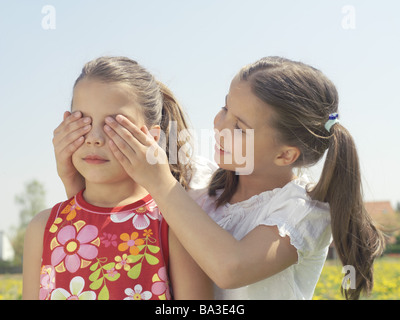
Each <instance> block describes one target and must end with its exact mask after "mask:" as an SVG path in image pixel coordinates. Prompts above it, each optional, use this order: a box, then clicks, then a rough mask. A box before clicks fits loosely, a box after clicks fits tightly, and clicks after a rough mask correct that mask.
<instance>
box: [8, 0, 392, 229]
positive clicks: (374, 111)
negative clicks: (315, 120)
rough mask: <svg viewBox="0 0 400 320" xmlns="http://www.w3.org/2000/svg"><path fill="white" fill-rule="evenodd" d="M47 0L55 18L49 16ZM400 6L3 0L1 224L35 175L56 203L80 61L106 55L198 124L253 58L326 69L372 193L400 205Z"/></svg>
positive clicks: (14, 216)
mask: <svg viewBox="0 0 400 320" xmlns="http://www.w3.org/2000/svg"><path fill="white" fill-rule="evenodd" d="M45 5H52V6H53V7H54V9H55V29H49V30H46V29H44V28H43V27H42V20H43V19H46V16H47V14H46V12H45V13H42V8H43V7H44V6H45ZM347 5H350V6H351V7H350V8H351V10H350V11H348V10H346V8H345V6H347ZM343 10H344V11H343ZM399 12H400V1H397V0H391V1H388V0H383V1H368V0H346V1H340V0H331V1H321V0H302V1H299V0H291V1H290V0H284V1H268V0H259V1H256V0H247V1H243V0H241V1H237V0H201V1H195V0H193V1H184V0H173V1H171V0H168V1H165V0H148V1H137V0H115V1H103V0H83V1H61V0H46V1H40V0H35V1H32V0H25V1H23V0H13V1H9V0H0V57H1V59H0V108H1V117H0V142H1V150H2V151H1V153H0V181H1V184H0V197H1V198H0V200H1V204H2V210H1V211H0V230H5V231H8V230H9V228H10V226H11V225H17V224H18V209H19V208H18V207H17V206H16V205H15V203H14V196H15V194H17V193H20V192H22V191H23V189H24V183H25V182H27V181H29V180H31V179H34V178H36V179H38V180H39V181H41V182H42V183H43V184H44V185H45V188H46V191H47V204H48V206H50V205H53V204H55V203H56V202H59V201H62V200H64V198H65V193H64V190H63V186H62V184H61V182H60V181H59V179H58V177H57V173H56V167H55V160H54V155H53V148H52V142H51V140H52V135H53V130H54V128H55V127H56V126H57V125H58V124H59V122H60V121H61V119H62V114H63V111H64V110H66V109H68V106H69V103H70V100H71V92H72V85H73V82H74V81H75V79H76V77H77V76H78V75H79V73H80V70H81V68H82V66H83V64H84V63H85V62H87V61H88V60H91V59H93V58H95V57H98V56H101V55H126V56H129V57H131V58H133V59H136V60H137V61H138V62H139V63H141V64H142V65H144V66H145V67H147V68H148V69H149V70H150V71H151V72H152V73H153V74H155V76H156V77H158V78H159V79H160V80H161V81H164V82H165V83H166V84H167V85H169V86H170V87H171V89H172V90H173V91H174V92H175V94H176V95H177V97H178V98H179V100H180V101H181V102H182V104H183V105H184V107H185V109H186V111H187V113H188V115H189V117H190V119H191V122H192V124H193V126H194V127H195V128H196V129H197V130H200V129H205V128H212V121H213V117H214V115H215V114H216V113H217V111H218V110H219V108H220V107H221V106H223V103H224V98H225V95H226V93H227V90H228V88H229V84H230V81H231V79H232V78H233V76H234V75H235V74H236V72H237V71H238V70H239V69H240V68H241V67H242V66H243V65H244V64H247V63H251V62H253V61H255V60H257V59H258V58H261V57H263V56H267V55H281V56H285V57H288V58H291V59H295V60H301V61H303V62H305V63H308V64H311V65H313V66H315V67H317V68H319V69H321V70H322V71H323V72H325V73H326V74H327V75H328V77H330V78H331V79H332V80H333V81H334V83H335V84H336V85H337V87H338V90H339V94H340V116H341V121H342V123H343V124H344V125H345V126H346V127H347V128H348V129H349V131H350V132H351V133H352V134H353V136H354V138H355V140H356V143H357V145H358V149H359V154H360V159H361V166H362V169H363V178H364V189H365V196H366V200H369V201H378V200H390V201H391V202H392V204H393V205H396V203H397V202H400V184H399V180H400V174H399V170H398V166H399V163H400V144H399V141H400V139H399V138H400V130H399V123H400V102H399V101H400V100H399V98H398V92H399V86H400V80H399V74H400V64H399V61H398V57H400V19H399V18H398V14H399ZM353 14H354V15H353ZM346 26H347V27H349V26H350V28H346ZM353 27H354V28H353ZM206 156H207V155H206Z"/></svg>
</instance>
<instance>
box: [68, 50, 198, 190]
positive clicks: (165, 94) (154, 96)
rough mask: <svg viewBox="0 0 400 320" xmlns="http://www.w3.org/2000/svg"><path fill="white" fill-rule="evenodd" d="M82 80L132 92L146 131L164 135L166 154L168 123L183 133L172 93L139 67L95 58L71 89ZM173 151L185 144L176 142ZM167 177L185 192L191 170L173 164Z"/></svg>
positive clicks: (181, 113) (182, 118) (186, 165)
mask: <svg viewBox="0 0 400 320" xmlns="http://www.w3.org/2000/svg"><path fill="white" fill-rule="evenodd" d="M83 79H94V80H97V81H101V82H104V83H124V84H127V85H129V86H130V87H131V88H132V93H133V97H135V98H136V99H137V102H138V103H139V105H140V106H141V107H142V111H143V115H144V118H145V121H146V125H147V126H148V127H150V126H153V125H160V127H161V130H162V132H163V133H164V134H165V138H166V139H165V140H166V141H164V142H165V144H166V146H165V147H166V150H165V151H166V153H167V156H168V158H170V154H169V140H170V139H169V133H170V129H171V123H172V122H173V121H174V122H175V123H176V130H177V132H181V131H182V130H187V129H189V128H188V121H187V119H186V115H185V113H184V111H183V109H182V107H181V105H180V104H179V102H178V100H177V99H176V98H175V96H174V94H173V93H172V91H171V90H170V89H169V88H168V87H167V86H166V85H165V84H163V83H161V82H160V81H157V80H156V79H155V78H154V76H153V75H152V74H151V73H150V72H148V71H147V70H146V69H145V68H144V67H143V66H141V65H140V64H138V63H137V62H136V61H134V60H132V59H130V58H127V57H99V58H97V59H94V60H92V61H89V62H87V63H86V64H85V65H84V66H83V68H82V72H81V74H80V75H79V77H78V78H77V79H76V81H75V84H74V87H75V86H76V85H77V83H78V82H79V81H81V80H83ZM176 143H177V150H179V149H180V147H182V146H183V145H184V144H185V143H187V141H180V140H177V141H176ZM169 167H170V170H171V173H172V174H173V176H174V177H175V178H176V180H178V181H179V183H180V184H181V185H182V186H183V187H184V188H185V189H188V188H189V182H190V179H191V172H192V167H191V164H190V162H189V161H186V162H181V161H179V160H178V161H174V162H173V163H170V164H169Z"/></svg>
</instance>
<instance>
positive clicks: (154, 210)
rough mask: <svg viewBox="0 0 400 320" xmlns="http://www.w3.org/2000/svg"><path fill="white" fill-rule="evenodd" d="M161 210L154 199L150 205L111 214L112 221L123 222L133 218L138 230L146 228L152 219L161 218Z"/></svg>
mask: <svg viewBox="0 0 400 320" xmlns="http://www.w3.org/2000/svg"><path fill="white" fill-rule="evenodd" d="M160 216H161V215H160V211H159V210H158V207H157V205H156V204H155V203H154V201H152V202H150V203H149V204H148V205H146V206H143V207H140V208H137V209H135V210H130V211H121V212H118V213H115V214H113V215H112V216H111V221H113V222H115V223H122V222H125V221H128V220H129V219H131V218H132V224H133V226H134V227H135V228H136V229H137V230H144V229H146V228H147V227H148V226H149V225H150V219H152V220H157V219H159V218H160Z"/></svg>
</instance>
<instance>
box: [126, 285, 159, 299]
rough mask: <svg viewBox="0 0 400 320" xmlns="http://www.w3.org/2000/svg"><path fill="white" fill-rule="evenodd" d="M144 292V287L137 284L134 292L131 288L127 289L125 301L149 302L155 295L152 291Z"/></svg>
mask: <svg viewBox="0 0 400 320" xmlns="http://www.w3.org/2000/svg"><path fill="white" fill-rule="evenodd" d="M142 291H143V287H142V286H141V285H140V284H137V285H136V286H135V287H134V288H133V290H132V289H131V288H126V289H125V294H126V295H127V297H126V298H125V299H124V300H149V299H150V298H151V297H152V296H153V295H152V293H151V292H150V291H144V292H142Z"/></svg>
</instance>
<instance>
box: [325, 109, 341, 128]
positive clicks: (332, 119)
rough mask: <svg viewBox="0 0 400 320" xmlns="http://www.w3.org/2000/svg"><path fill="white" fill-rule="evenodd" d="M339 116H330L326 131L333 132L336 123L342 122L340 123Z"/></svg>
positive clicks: (334, 114)
mask: <svg viewBox="0 0 400 320" xmlns="http://www.w3.org/2000/svg"><path fill="white" fill-rule="evenodd" d="M338 118H339V115H338V114H337V113H331V114H330V115H329V120H328V121H327V122H326V123H325V129H326V131H328V132H331V128H332V126H333V125H334V124H335V123H338V122H340V121H339V119H338Z"/></svg>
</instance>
